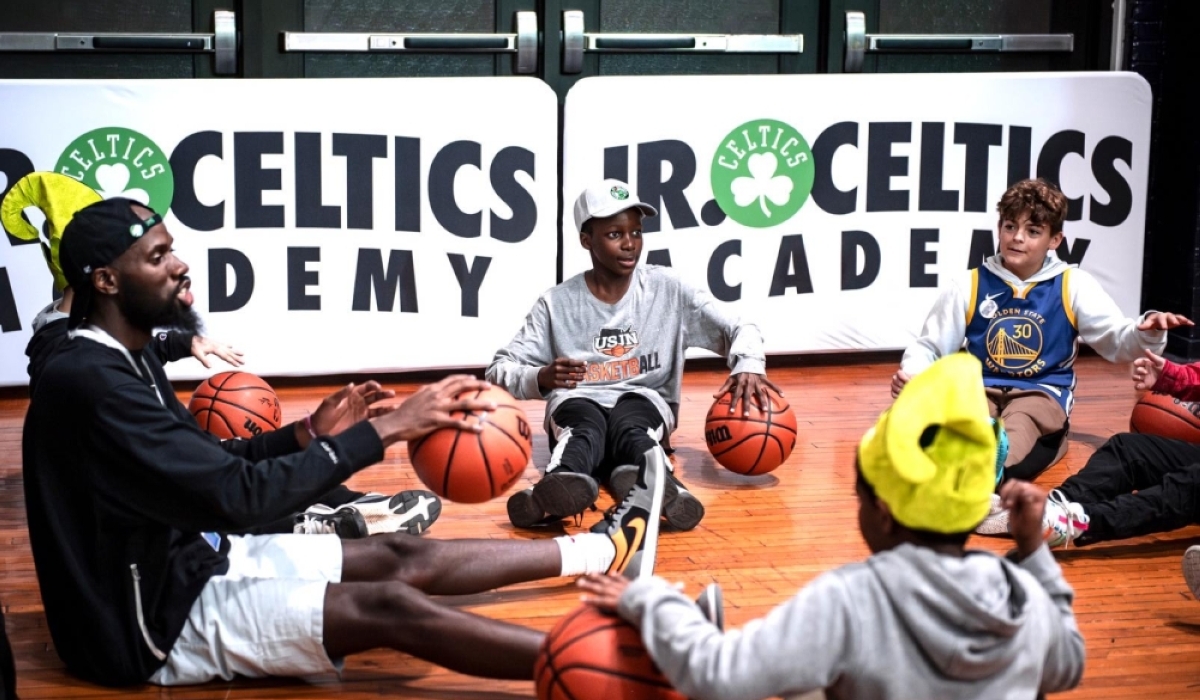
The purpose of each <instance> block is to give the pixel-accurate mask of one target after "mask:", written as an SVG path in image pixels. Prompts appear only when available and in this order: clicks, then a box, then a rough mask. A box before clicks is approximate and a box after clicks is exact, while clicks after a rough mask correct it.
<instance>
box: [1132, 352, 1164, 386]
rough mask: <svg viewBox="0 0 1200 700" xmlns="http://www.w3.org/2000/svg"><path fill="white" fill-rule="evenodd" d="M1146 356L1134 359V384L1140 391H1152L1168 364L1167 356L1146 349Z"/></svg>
mask: <svg viewBox="0 0 1200 700" xmlns="http://www.w3.org/2000/svg"><path fill="white" fill-rule="evenodd" d="M1145 352H1146V356H1145V357H1139V358H1138V359H1136V360H1134V361H1133V386H1134V387H1135V388H1136V389H1137V390H1138V391H1150V390H1151V389H1153V388H1154V385H1155V384H1157V383H1158V378H1159V377H1161V376H1162V371H1163V367H1165V366H1166V365H1167V361H1166V359H1165V358H1163V357H1160V356H1159V355H1155V354H1154V353H1152V352H1150V351H1149V350H1146V351H1145Z"/></svg>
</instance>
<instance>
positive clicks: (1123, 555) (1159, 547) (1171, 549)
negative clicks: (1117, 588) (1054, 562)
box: [1054, 534, 1200, 560]
mask: <svg viewBox="0 0 1200 700" xmlns="http://www.w3.org/2000/svg"><path fill="white" fill-rule="evenodd" d="M1163 537H1166V538H1168V539H1164V538H1163ZM1163 537H1156V538H1155V539H1154V540H1151V541H1149V542H1131V543H1129V544H1119V543H1108V542H1101V543H1098V544H1093V545H1088V546H1086V547H1069V548H1065V549H1056V550H1054V556H1055V557H1056V558H1058V559H1065V560H1070V559H1086V558H1090V557H1099V558H1103V559H1133V558H1142V557H1146V556H1154V555H1162V556H1178V557H1182V556H1183V553H1184V552H1185V551H1187V548H1188V547H1190V546H1192V545H1195V544H1200V537H1197V536H1195V535H1194V534H1193V535H1184V536H1181V537H1177V538H1170V536H1169V535H1165V536H1163Z"/></svg>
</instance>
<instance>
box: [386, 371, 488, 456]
mask: <svg viewBox="0 0 1200 700" xmlns="http://www.w3.org/2000/svg"><path fill="white" fill-rule="evenodd" d="M489 386H491V384H488V383H487V382H485V381H483V380H482V379H476V378H475V377H471V376H468V375H465V374H453V375H450V376H449V377H446V378H445V379H443V380H442V381H440V382H438V383H436V384H426V385H425V386H423V387H421V388H420V389H418V390H417V393H415V394H413V395H412V396H410V397H408V398H407V399H406V400H405V401H404V403H402V404H400V406H399V407H397V408H396V409H394V410H386V409H383V410H382V411H386V412H382V411H381V412H380V414H379V415H376V416H374V417H372V418H371V425H372V426H374V428H375V431H376V432H377V433H379V438H380V439H381V440H383V445H384V447H387V446H388V445H391V444H393V443H396V442H399V441H400V440H415V439H417V438H419V437H423V436H425V435H428V434H429V433H432V432H433V431H435V430H437V429H439V428H456V429H458V430H466V431H470V432H473V433H478V432H480V431H482V430H483V426H482V425H480V424H479V422H478V421H476V422H468V421H466V420H463V419H461V418H455V417H454V416H453V415H451V414H452V413H454V412H455V411H494V410H496V404H495V402H492V401H483V400H480V399H461V400H460V399H457V398H455V397H456V396H458V395H459V394H460V393H462V392H464V391H479V390H481V389H486V388H488V387H489Z"/></svg>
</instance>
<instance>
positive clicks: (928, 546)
mask: <svg viewBox="0 0 1200 700" xmlns="http://www.w3.org/2000/svg"><path fill="white" fill-rule="evenodd" d="M979 378H980V365H979V361H978V360H976V359H975V358H973V357H971V356H969V355H966V354H956V355H951V356H948V357H945V358H943V359H940V360H938V361H937V362H935V363H934V364H933V365H932V366H931V367H930V368H929V369H928V370H926V371H925V372H922V373H921V374H920V375H918V376H916V377H914V378H913V379H912V381H910V382H909V383H908V385H907V386H906V387H905V388H904V390H903V391H902V392H901V393H900V396H899V398H897V400H896V402H895V404H893V406H892V407H891V408H890V409H889V410H888V411H885V412H884V414H883V415H882V416H880V418H879V421H878V422H877V423H876V425H875V427H873V428H872V429H871V430H869V431H868V432H867V434H866V436H865V437H864V438H863V440H862V442H861V443H860V444H859V449H858V480H857V486H856V491H857V494H858V502H859V516H858V521H859V528H860V529H861V531H862V535H863V539H865V540H866V542H867V545H868V546H869V547H870V549H871V552H872V556H871V557H870V558H868V559H867V560H866V561H865V562H861V563H857V564H850V565H847V566H844V567H841V568H839V569H837V570H834V571H831V572H828V573H826V574H824V575H822V576H819V577H818V578H817V579H816V580H814V581H813V582H812V583H810V584H809V585H808V586H806V587H805V588H803V589H802V590H801V591H800V592H799V593H798V594H796V596H795V597H794V598H792V599H791V600H789V601H787V602H785V603H783V604H782V605H780V606H779V607H777V608H776V609H775V610H773V611H772V612H771V613H770V614H769V615H768V616H767V617H765V618H763V619H760V620H755V621H753V622H750V623H749V624H748V625H746V626H745V627H744V628H743V629H741V630H735V631H731V632H727V633H722V632H721V631H720V630H719V629H718V628H717V627H716V626H714V625H712V624H710V623H709V622H707V621H706V620H705V618H704V616H703V615H702V614H701V611H700V610H699V609H697V607H696V605H695V604H694V603H692V602H691V601H689V600H688V599H687V598H686V597H684V596H683V595H682V594H681V593H680V592H679V591H678V590H676V589H675V588H674V587H673V586H671V585H670V584H668V583H667V582H666V581H664V580H662V579H660V578H642V579H638V580H636V581H633V582H629V581H626V580H624V579H620V578H615V577H604V576H588V577H585V578H584V579H581V581H580V586H582V587H583V588H584V589H585V590H587V591H588V596H587V598H588V600H589V601H590V602H592V603H594V604H596V605H598V606H599V607H601V608H607V609H611V610H615V611H616V612H617V613H618V614H620V615H621V617H623V618H625V619H626V620H628V621H629V622H631V623H633V624H634V625H636V626H638V627H639V628H640V629H641V631H642V639H643V641H644V642H645V644H646V647H647V649H648V650H649V652H650V655H651V657H653V658H654V661H655V662H656V663H657V664H658V667H659V668H660V669H661V670H662V672H663V674H664V675H666V677H667V679H668V680H670V681H671V683H672V684H673V685H674V686H675V687H676V688H677V689H678V690H679V691H680V692H682V693H684V694H685V695H687V696H688V697H690V698H696V699H697V700H703V699H704V698H722V699H723V700H737V699H745V700H752V699H754V698H766V697H773V696H785V697H790V696H793V695H799V694H802V693H806V692H809V691H812V690H816V689H822V688H823V689H825V691H826V696H827V697H830V698H885V699H886V698H932V697H937V698H982V697H986V698H1032V697H1034V696H1035V695H1036V694H1038V693H1049V692H1056V691H1060V690H1066V689H1069V688H1072V687H1074V686H1075V685H1076V684H1078V683H1079V680H1080V678H1081V676H1082V675H1083V659H1084V648H1083V637H1082V636H1081V635H1080V633H1079V629H1078V627H1077V626H1076V624H1075V617H1074V613H1073V612H1072V610H1071V602H1072V599H1073V597H1074V593H1073V592H1072V590H1071V587H1070V586H1068V585H1067V583H1066V581H1065V580H1064V579H1063V576H1062V571H1061V570H1060V569H1059V567H1058V564H1057V563H1056V562H1055V561H1054V558H1053V557H1052V556H1051V555H1050V551H1049V549H1048V548H1047V547H1046V545H1045V544H1044V542H1043V541H1042V509H1043V507H1044V504H1045V501H1046V497H1045V494H1044V493H1042V492H1041V491H1040V490H1039V489H1037V488H1036V487H1035V486H1033V485H1032V484H1029V483H1026V482H1021V481H1015V480H1014V481H1008V482H1006V483H1005V484H1004V485H1003V486H1002V487H1001V490H1000V496H1001V499H1002V500H1003V502H1004V503H1005V504H1006V506H1008V507H1009V508H1010V509H1011V513H1012V518H1011V521H1010V522H1011V529H1012V531H1013V535H1014V537H1015V538H1016V541H1017V553H1016V555H1015V559H1014V560H1012V561H1010V560H1009V559H1002V558H1000V557H997V556H995V555H993V554H990V553H988V552H980V551H971V550H967V549H965V544H966V541H967V538H968V536H969V535H970V534H971V531H972V529H973V528H974V527H975V526H976V525H977V524H978V523H979V521H981V520H983V518H984V516H986V515H987V513H988V506H989V500H990V498H989V497H990V495H991V493H992V490H993V488H994V477H995V471H994V467H995V461H994V460H995V455H996V429H995V427H993V426H992V425H991V424H990V421H989V419H988V405H987V399H986V398H985V396H984V390H983V385H982V383H981V382H980V379H979Z"/></svg>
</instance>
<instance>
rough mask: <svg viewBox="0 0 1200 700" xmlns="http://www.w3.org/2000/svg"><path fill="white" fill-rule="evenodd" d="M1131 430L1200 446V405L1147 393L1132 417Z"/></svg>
mask: <svg viewBox="0 0 1200 700" xmlns="http://www.w3.org/2000/svg"><path fill="white" fill-rule="evenodd" d="M1129 430H1130V431H1131V432H1135V433H1146V434H1148V435H1159V436H1161V437H1167V438H1174V439H1176V440H1186V441H1188V442H1194V443H1200V402H1192V401H1180V400H1179V399H1177V398H1174V397H1172V396H1167V395H1166V394H1154V393H1147V394H1145V395H1144V396H1142V398H1141V399H1139V400H1138V402H1137V404H1135V405H1134V407H1133V413H1131V414H1130V415H1129Z"/></svg>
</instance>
